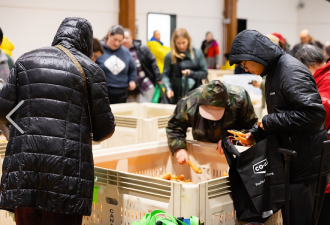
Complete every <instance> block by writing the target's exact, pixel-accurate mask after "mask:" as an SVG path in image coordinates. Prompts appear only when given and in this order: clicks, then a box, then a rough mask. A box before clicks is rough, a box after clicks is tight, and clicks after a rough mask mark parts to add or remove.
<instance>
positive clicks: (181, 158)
mask: <svg viewBox="0 0 330 225" xmlns="http://www.w3.org/2000/svg"><path fill="white" fill-rule="evenodd" d="M176 160H177V161H178V163H179V164H181V165H182V164H185V163H187V162H188V161H189V156H188V152H187V150H186V149H179V150H178V151H177V152H176Z"/></svg>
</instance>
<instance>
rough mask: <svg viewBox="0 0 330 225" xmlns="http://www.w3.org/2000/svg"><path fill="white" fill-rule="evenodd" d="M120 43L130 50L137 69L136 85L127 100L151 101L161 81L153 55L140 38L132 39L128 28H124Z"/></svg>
mask: <svg viewBox="0 0 330 225" xmlns="http://www.w3.org/2000/svg"><path fill="white" fill-rule="evenodd" d="M122 45H123V46H124V47H125V48H127V49H128V50H129V51H130V53H131V55H132V57H133V60H134V62H135V65H136V69H137V71H136V72H137V74H136V84H137V85H136V86H137V87H136V88H135V90H133V91H130V92H128V94H129V96H128V98H127V102H139V103H141V102H151V101H152V98H153V96H154V92H155V86H156V84H161V83H162V82H161V79H162V78H161V75H160V72H159V68H158V66H157V61H156V58H155V56H154V55H153V54H152V53H151V51H150V49H149V48H148V47H147V46H144V45H142V43H141V41H140V40H133V37H132V31H131V30H129V29H124V40H123V43H122Z"/></svg>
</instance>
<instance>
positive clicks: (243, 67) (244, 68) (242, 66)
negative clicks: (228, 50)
mask: <svg viewBox="0 0 330 225" xmlns="http://www.w3.org/2000/svg"><path fill="white" fill-rule="evenodd" d="M245 64H246V61H245V62H244V64H243V65H242V64H241V63H240V64H239V66H240V67H241V68H242V69H243V70H247V68H246V67H245Z"/></svg>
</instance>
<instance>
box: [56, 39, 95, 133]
mask: <svg viewBox="0 0 330 225" xmlns="http://www.w3.org/2000/svg"><path fill="white" fill-rule="evenodd" d="M55 47H56V48H58V49H60V50H62V51H63V52H64V53H65V54H66V55H67V56H69V58H70V59H71V60H72V62H73V63H74V65H75V66H76V67H77V69H78V70H79V72H80V74H81V77H82V80H83V82H84V87H85V90H86V94H87V107H88V114H89V122H90V124H91V133H93V126H92V119H91V111H90V108H89V101H88V89H87V81H86V75H85V72H84V70H83V68H82V67H81V65H80V63H79V62H78V61H77V59H76V58H75V57H74V56H73V55H72V53H71V52H69V50H68V49H66V48H65V47H63V46H62V45H55ZM92 139H93V136H92Z"/></svg>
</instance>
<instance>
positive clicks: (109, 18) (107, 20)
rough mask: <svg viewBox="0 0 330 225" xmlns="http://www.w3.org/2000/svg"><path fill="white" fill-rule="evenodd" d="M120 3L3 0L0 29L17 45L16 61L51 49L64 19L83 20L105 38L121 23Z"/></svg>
mask: <svg viewBox="0 0 330 225" xmlns="http://www.w3.org/2000/svg"><path fill="white" fill-rule="evenodd" d="M118 12H119V7H118V0H93V1H88V0H57V1H45V0H0V21H1V22H0V27H1V28H2V30H3V32H4V34H5V35H6V36H7V37H9V38H10V40H11V41H12V42H13V43H14V45H15V50H14V51H13V56H14V58H16V59H17V58H18V57H19V56H20V55H22V54H23V53H25V52H28V51H30V50H33V49H36V48H40V47H44V46H50V44H51V43H52V41H53V37H54V35H55V33H56V30H57V29H58V27H59V25H60V24H61V22H62V20H63V19H64V18H65V17H83V18H86V19H87V20H89V21H90V22H91V23H92V26H93V29H94V36H96V37H98V38H102V37H103V36H104V35H105V34H106V32H107V30H108V29H109V28H110V27H111V26H112V25H113V24H116V23H118Z"/></svg>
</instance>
